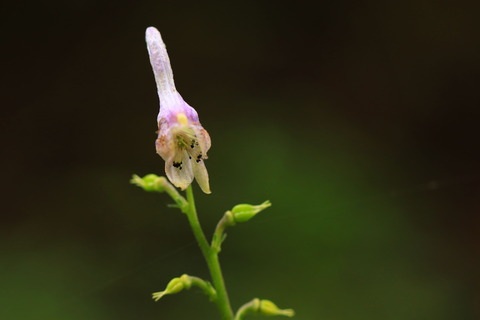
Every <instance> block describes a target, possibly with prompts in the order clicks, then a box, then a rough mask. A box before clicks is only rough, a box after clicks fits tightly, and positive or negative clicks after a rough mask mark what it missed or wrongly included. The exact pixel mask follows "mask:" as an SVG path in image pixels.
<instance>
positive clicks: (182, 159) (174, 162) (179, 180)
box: [165, 150, 194, 190]
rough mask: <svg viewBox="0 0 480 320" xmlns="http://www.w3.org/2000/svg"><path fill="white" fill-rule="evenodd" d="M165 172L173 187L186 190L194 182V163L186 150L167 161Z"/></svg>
mask: <svg viewBox="0 0 480 320" xmlns="http://www.w3.org/2000/svg"><path fill="white" fill-rule="evenodd" d="M165 172H166V174H167V177H168V179H169V180H170V181H171V182H172V183H173V185H174V186H175V187H177V188H180V189H181V190H185V189H186V188H187V187H188V186H189V185H190V184H191V183H192V181H193V178H194V174H193V169H192V161H191V160H190V157H189V155H188V154H187V152H186V151H185V150H181V151H180V152H179V153H178V154H176V155H175V157H170V158H169V159H168V161H165Z"/></svg>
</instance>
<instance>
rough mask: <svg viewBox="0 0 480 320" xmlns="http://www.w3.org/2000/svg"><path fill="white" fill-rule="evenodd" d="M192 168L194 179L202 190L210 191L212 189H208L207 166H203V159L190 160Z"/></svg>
mask: <svg viewBox="0 0 480 320" xmlns="http://www.w3.org/2000/svg"><path fill="white" fill-rule="evenodd" d="M192 168H193V174H194V175H195V179H196V180H197V182H198V185H199V186H200V188H201V189H202V191H203V192H205V193H207V194H208V193H212V191H210V183H209V180H208V171H207V168H206V167H205V163H204V162H203V160H200V161H193V160H192Z"/></svg>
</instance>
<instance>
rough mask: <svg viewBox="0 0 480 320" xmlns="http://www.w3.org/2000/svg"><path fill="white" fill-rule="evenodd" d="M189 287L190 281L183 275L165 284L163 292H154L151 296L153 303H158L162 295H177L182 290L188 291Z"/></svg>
mask: <svg viewBox="0 0 480 320" xmlns="http://www.w3.org/2000/svg"><path fill="white" fill-rule="evenodd" d="M191 285H192V280H191V279H190V277H189V276H188V275H186V274H184V275H182V276H181V277H179V278H173V279H172V280H170V282H169V283H168V284H167V288H165V290H164V291H160V292H155V293H153V295H152V296H153V299H154V300H155V301H158V300H160V298H162V297H163V296H164V295H167V294H175V293H179V292H180V291H182V290H184V289H187V290H188V289H190V286H191Z"/></svg>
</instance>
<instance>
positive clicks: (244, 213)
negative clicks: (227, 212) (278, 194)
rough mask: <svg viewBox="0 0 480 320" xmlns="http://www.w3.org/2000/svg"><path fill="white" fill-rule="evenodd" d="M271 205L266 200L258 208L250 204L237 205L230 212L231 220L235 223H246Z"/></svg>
mask: <svg viewBox="0 0 480 320" xmlns="http://www.w3.org/2000/svg"><path fill="white" fill-rule="evenodd" d="M271 205H272V204H271V203H270V201H268V200H267V201H265V202H264V203H262V204H260V205H258V206H254V205H251V204H238V205H236V206H235V207H233V209H232V210H231V212H232V215H233V220H234V221H235V222H246V221H248V220H250V219H252V218H253V217H254V216H255V215H256V214H257V213H259V212H260V211H262V210H265V209H266V208H268V207H270V206H271Z"/></svg>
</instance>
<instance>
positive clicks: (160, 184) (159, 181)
mask: <svg viewBox="0 0 480 320" xmlns="http://www.w3.org/2000/svg"><path fill="white" fill-rule="evenodd" d="M165 181H166V179H165V177H159V176H157V175H156V174H147V175H146V176H145V177H143V178H140V177H139V176H137V175H136V174H134V175H133V177H132V180H130V183H132V184H134V185H136V186H139V187H140V188H142V189H143V190H145V191H149V192H163V191H165V184H164V182H165Z"/></svg>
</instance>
